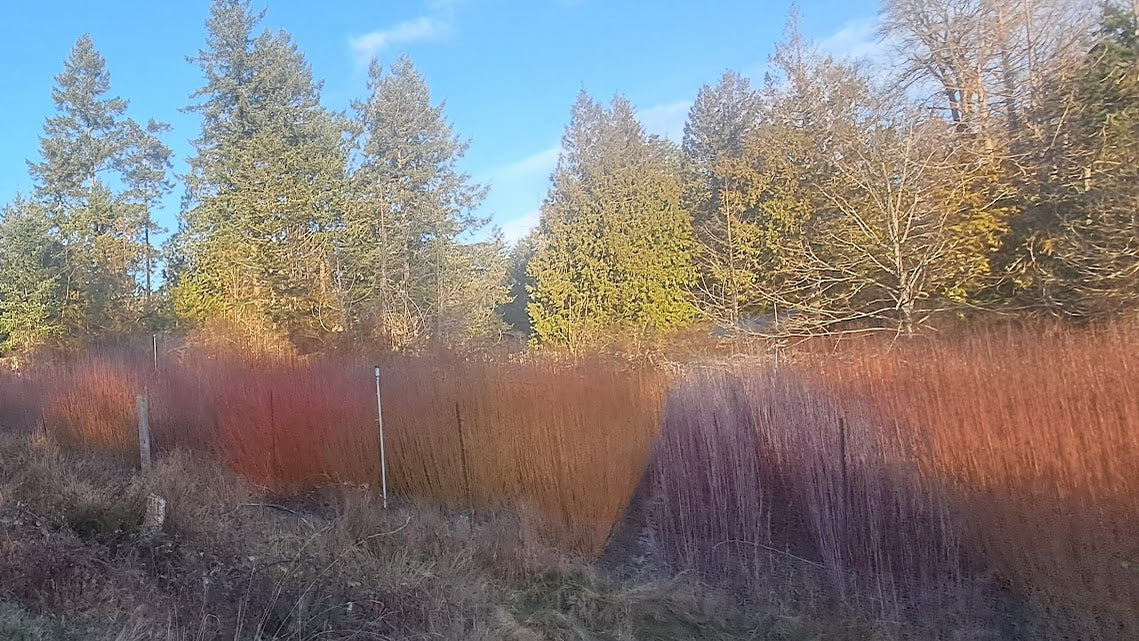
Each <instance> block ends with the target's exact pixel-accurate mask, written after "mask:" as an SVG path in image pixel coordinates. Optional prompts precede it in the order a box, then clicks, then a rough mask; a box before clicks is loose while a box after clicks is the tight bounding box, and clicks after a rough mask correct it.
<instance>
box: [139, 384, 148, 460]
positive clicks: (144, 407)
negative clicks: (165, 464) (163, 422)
mask: <svg viewBox="0 0 1139 641" xmlns="http://www.w3.org/2000/svg"><path fill="white" fill-rule="evenodd" d="M149 405H150V403H149V402H148V400H147V398H146V395H145V394H139V395H138V459H139V465H140V466H141V467H142V471H143V472H149V471H150V416H149V414H150V407H149Z"/></svg>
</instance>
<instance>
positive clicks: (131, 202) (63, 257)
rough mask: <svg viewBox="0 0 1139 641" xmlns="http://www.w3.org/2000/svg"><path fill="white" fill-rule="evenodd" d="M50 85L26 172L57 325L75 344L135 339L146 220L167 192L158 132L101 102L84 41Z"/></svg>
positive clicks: (96, 68) (117, 101) (116, 101)
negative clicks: (43, 237)
mask: <svg viewBox="0 0 1139 641" xmlns="http://www.w3.org/2000/svg"><path fill="white" fill-rule="evenodd" d="M55 81H56V86H55V88H54V89H53V90H52V100H53V102H54V103H55V108H56V113H55V115H53V116H51V117H49V118H48V119H47V120H46V122H45V124H44V135H43V136H42V137H41V138H40V156H41V160H40V162H37V163H31V162H30V163H28V165H29V169H30V172H31V175H32V177H33V179H34V180H35V182H36V192H35V195H36V199H37V200H38V201H39V202H41V203H43V205H44V206H45V207H46V208H47V211H48V215H49V217H50V221H51V228H52V230H51V231H52V234H53V236H54V237H55V239H56V240H57V243H58V252H59V257H58V262H59V264H60V268H61V273H60V276H59V278H60V281H59V286H60V291H59V292H58V295H59V296H60V297H61V298H62V305H61V306H60V307H59V313H60V315H61V317H60V319H59V320H60V323H61V325H62V327H63V332H64V333H65V334H66V335H68V336H72V337H76V338H78V337H100V336H108V335H116V334H124V333H129V332H132V331H137V330H138V329H140V326H139V323H140V321H142V320H143V318H144V317H145V316H146V315H147V314H148V312H149V310H148V309H147V308H146V304H145V303H146V301H145V297H144V296H143V295H140V294H141V293H142V292H141V291H140V290H141V289H142V288H140V283H139V281H140V280H144V281H145V280H148V279H147V274H148V273H149V272H148V268H149V266H150V260H151V258H152V255H153V250H152V248H151V247H150V245H149V238H150V233H151V232H152V231H153V229H154V227H153V224H152V222H151V214H150V212H151V210H152V208H153V207H154V206H155V205H156V203H157V201H158V199H159V198H160V197H161V196H162V195H163V194H164V193H165V191H166V190H167V189H168V188H169V187H168V185H167V183H166V170H167V168H168V167H169V157H170V151H169V150H168V149H167V148H166V147H165V146H164V145H163V144H162V143H161V141H160V140H159V139H158V138H157V134H159V133H162V132H163V131H164V130H165V125H161V124H159V123H155V122H151V123H149V125H148V126H147V127H142V126H140V125H139V124H138V123H136V122H135V121H134V120H132V119H130V118H128V117H127V116H126V110H127V106H128V105H127V101H125V100H123V99H121V98H116V97H108V93H109V92H110V75H109V73H108V72H107V69H106V62H105V60H104V59H103V57H102V56H101V55H99V53H98V51H96V50H95V46H94V44H93V43H92V41H91V38H90V37H88V36H86V35H84V36H82V37H81V38H80V39H79V40H78V42H76V44H75V47H74V48H73V49H72V51H71V53H70V55H69V56H68V58H67V60H66V62H65V63H64V70H63V72H62V73H61V74H60V75H58V76H56V79H55Z"/></svg>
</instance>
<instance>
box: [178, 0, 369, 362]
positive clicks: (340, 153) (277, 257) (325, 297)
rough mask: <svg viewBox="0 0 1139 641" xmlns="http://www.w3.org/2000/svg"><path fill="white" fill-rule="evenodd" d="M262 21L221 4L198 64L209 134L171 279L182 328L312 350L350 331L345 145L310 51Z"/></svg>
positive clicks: (190, 185)
mask: <svg viewBox="0 0 1139 641" xmlns="http://www.w3.org/2000/svg"><path fill="white" fill-rule="evenodd" d="M261 19H262V14H261V13H256V12H254V11H253V10H252V8H251V6H250V3H249V2H248V0H216V1H215V2H214V3H213V5H212V7H211V10H210V17H209V19H208V20H207V22H206V28H207V39H206V48H205V49H204V50H202V51H200V52H199V54H198V56H197V57H195V58H192V61H193V62H196V63H197V64H198V65H199V66H200V67H201V69H202V72H203V74H204V76H205V80H206V82H205V84H204V86H202V87H201V88H200V89H198V90H197V91H196V92H195V93H194V94H193V96H192V97H193V98H194V99H196V100H198V102H196V103H195V104H193V105H192V106H191V107H189V110H190V111H192V112H195V113H198V114H200V116H201V119H202V131H201V134H200V136H199V137H198V138H197V139H196V140H195V141H194V145H195V149H196V154H195V155H194V157H192V158H191V159H190V172H189V174H188V175H187V176H186V186H187V193H186V198H185V199H184V204H183V212H182V220H181V225H180V228H179V230H178V233H177V234H176V236H175V237H174V239H173V242H172V243H171V250H170V251H171V254H172V261H171V262H172V270H171V271H170V273H169V275H168V279H169V281H170V283H171V289H172V298H173V302H174V306H175V312H176V314H177V316H178V317H179V318H181V319H182V320H184V321H190V322H195V323H205V322H219V321H220V322H226V323H229V324H231V325H233V326H236V327H237V328H239V329H240V330H241V331H242V332H243V333H244V334H245V335H246V336H247V337H248V338H250V339H256V340H265V341H276V340H279V339H281V338H288V339H289V340H291V341H292V342H293V343H294V344H296V345H298V346H303V347H306V348H308V347H312V346H314V345H319V344H320V343H321V342H323V341H324V340H326V339H327V338H328V337H329V335H330V334H332V333H335V332H338V331H340V330H342V329H343V315H342V308H341V305H340V304H339V301H340V297H339V296H338V292H337V289H336V283H335V277H334V274H333V269H334V261H333V258H332V235H333V233H334V230H335V228H336V226H337V221H338V220H339V218H340V216H341V207H342V204H343V197H344V192H345V189H346V181H345V167H346V164H345V163H346V155H347V145H346V144H345V137H344V135H343V127H342V125H341V123H340V122H339V121H338V119H337V118H336V117H334V116H333V115H332V114H331V113H329V112H328V111H327V110H325V109H324V108H323V107H322V106H321V104H320V97H319V92H320V83H318V82H316V81H314V79H313V75H312V70H311V68H310V67H309V64H308V63H307V62H306V60H305V58H304V56H303V55H302V54H301V53H300V51H299V50H298V49H297V47H296V45H295V44H294V43H293V41H292V39H291V38H290V37H289V35H288V34H287V33H285V32H283V31H282V32H277V33H272V32H270V31H268V30H265V31H262V32H261V33H260V34H256V33H255V32H256V29H257V26H258V23H259V22H260V20H261Z"/></svg>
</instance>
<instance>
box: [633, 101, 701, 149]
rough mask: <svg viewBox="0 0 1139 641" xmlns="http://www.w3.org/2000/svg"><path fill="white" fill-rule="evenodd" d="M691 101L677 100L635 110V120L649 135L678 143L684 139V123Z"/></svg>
mask: <svg viewBox="0 0 1139 641" xmlns="http://www.w3.org/2000/svg"><path fill="white" fill-rule="evenodd" d="M690 109H692V101H691V100H678V101H676V102H670V103H666V104H663V105H654V106H652V107H648V108H645V109H639V110H637V120H640V121H641V124H642V125H644V127H645V131H647V132H649V133H650V134H656V135H658V136H661V137H664V138H668V139H669V140H671V141H673V142H680V141H681V139H683V138H684V123H685V122H687V121H688V111H689V110H690Z"/></svg>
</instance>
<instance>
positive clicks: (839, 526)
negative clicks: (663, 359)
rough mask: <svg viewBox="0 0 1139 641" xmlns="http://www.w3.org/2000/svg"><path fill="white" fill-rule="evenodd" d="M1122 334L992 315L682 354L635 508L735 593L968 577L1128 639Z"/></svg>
mask: <svg viewBox="0 0 1139 641" xmlns="http://www.w3.org/2000/svg"><path fill="white" fill-rule="evenodd" d="M1137 350H1139V331H1137V330H1136V328H1134V327H1131V326H1127V325H1116V326H1112V327H1108V328H1084V329H1081V330H1072V329H1070V328H1055V327H1030V328H1024V327H1019V328H1014V327H1008V328H1003V329H990V330H987V331H974V332H972V333H970V334H967V335H965V336H963V337H956V338H947V339H940V340H937V341H933V342H929V341H921V342H914V341H911V342H899V343H887V344H883V343H873V342H870V343H863V344H860V345H856V346H854V347H853V348H852V347H849V346H839V348H838V349H837V350H836V349H831V350H827V351H825V352H817V351H816V352H809V353H807V354H805V355H804V354H800V355H799V358H798V359H796V360H795V361H794V362H792V363H791V364H790V365H786V364H785V365H784V366H783V367H781V368H780V369H779V370H778V371H773V370H771V369H767V368H764V367H751V368H747V367H735V368H732V369H724V370H720V371H713V372H708V371H705V372H700V373H696V374H692V375H690V376H689V377H687V380H685V381H684V382H683V383H682V384H680V385H678V386H677V387H676V388H674V390H673V392H672V395H671V396H670V398H669V402H668V406H667V411H666V414H665V419H664V426H663V429H662V434H661V437H660V440H659V441H658V443H657V444H656V448H655V450H654V454H653V459H652V461H653V463H652V467H651V472H650V474H649V477H648V478H649V482H650V487H649V489H647V490H645V489H643V488H642V491H641V495H642V496H641V500H642V502H644V503H645V504H646V505H647V506H648V507H647V508H646V509H645V510H644V512H645V513H646V514H647V522H648V525H649V526H650V528H651V530H652V532H653V533H654V535H655V536H656V537H658V539H659V541H660V543H661V546H662V549H663V550H664V551H665V553H666V555H667V557H668V560H669V561H670V562H671V563H672V564H673V565H676V566H679V567H686V568H693V569H696V570H699V571H701V572H703V573H704V574H705V575H706V576H709V577H711V578H713V579H715V580H721V581H730V582H733V583H734V584H735V585H737V586H739V587H741V588H743V589H744V590H745V591H746V592H747V593H749V594H752V595H753V596H756V595H762V593H763V592H764V591H768V592H776V593H781V594H786V593H787V592H788V586H792V589H804V590H806V591H808V592H809V591H810V590H811V589H812V588H815V589H817V590H818V591H819V592H821V593H822V594H824V595H826V596H828V597H832V598H834V599H836V600H838V601H839V602H842V603H847V604H850V605H852V606H854V607H856V608H859V609H863V610H865V609H866V608H868V607H869V608H872V609H873V611H875V612H878V613H881V614H885V615H886V616H888V617H906V618H911V619H912V618H914V617H915V616H919V617H921V616H925V614H922V613H927V612H931V611H939V610H940V611H944V610H945V609H946V608H950V607H951V606H952V607H956V608H961V607H963V606H965V607H970V606H967V603H969V602H970V600H971V597H972V595H973V594H974V593H973V592H972V591H971V590H970V589H969V586H977V585H985V586H988V587H987V589H988V591H989V592H988V594H989V597H990V598H989V599H988V602H989V603H990V606H989V607H990V608H991V609H992V610H993V612H991V613H990V614H991V615H992V616H995V617H1003V618H1005V619H1006V620H1015V619H1017V618H1020V617H1027V618H1030V619H1032V620H1034V621H1036V624H1035V625H1036V626H1037V627H1036V628H1035V633H1036V634H1039V635H1041V636H1042V637H1043V638H1052V637H1053V636H1055V637H1056V638H1078V639H1119V640H1122V639H1134V638H1139V358H1137V354H1139V351H1137ZM807 596H810V595H809V594H808V595H807ZM930 599H933V600H932V601H930ZM929 605H933V606H935V607H934V608H932V609H929V608H928V606H929Z"/></svg>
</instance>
